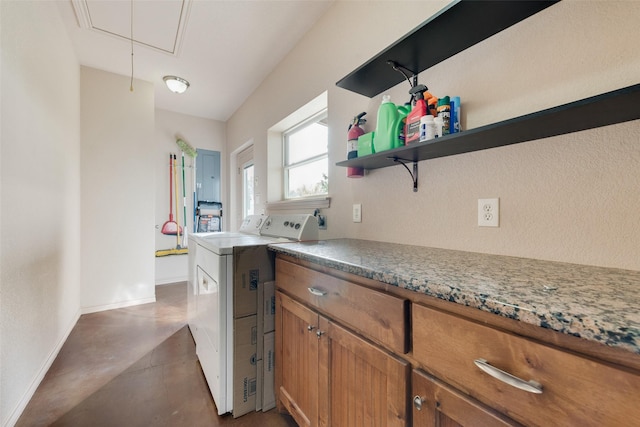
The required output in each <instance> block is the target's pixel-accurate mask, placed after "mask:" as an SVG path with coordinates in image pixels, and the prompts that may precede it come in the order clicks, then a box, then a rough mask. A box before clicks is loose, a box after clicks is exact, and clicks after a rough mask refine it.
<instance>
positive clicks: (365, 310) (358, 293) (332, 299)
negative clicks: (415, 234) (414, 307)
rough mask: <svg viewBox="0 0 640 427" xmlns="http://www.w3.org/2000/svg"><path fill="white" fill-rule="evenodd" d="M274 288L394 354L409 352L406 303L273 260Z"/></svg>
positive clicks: (407, 308)
mask: <svg viewBox="0 0 640 427" xmlns="http://www.w3.org/2000/svg"><path fill="white" fill-rule="evenodd" d="M276 286H277V287H278V288H279V289H281V290H283V291H285V292H286V293H288V294H289V295H291V296H293V297H295V298H296V299H298V300H299V301H302V302H304V303H306V304H308V305H310V306H311V307H314V308H315V309H317V310H318V311H320V312H322V313H323V314H326V315H327V316H328V317H331V318H332V319H334V320H337V321H339V322H340V323H342V324H343V325H346V326H348V327H350V328H352V329H353V330H355V331H357V332H359V333H361V334H362V335H364V336H366V337H368V338H371V339H374V340H376V341H378V342H380V343H382V344H383V345H385V346H386V347H388V348H389V349H390V350H393V351H394V352H396V353H400V354H404V353H407V352H408V351H409V301H408V300H405V299H402V298H398V297H396V296H393V295H389V294H385V293H383V292H379V291H376V290H373V289H369V288H366V287H363V286H360V285H356V284H354V283H351V282H347V281H345V280H341V279H338V278H335V277H333V276H329V275H327V274H323V273H319V272H317V271H314V270H311V269H308V268H306V267H302V266H300V265H297V264H293V263H290V262H287V261H284V260H282V259H276Z"/></svg>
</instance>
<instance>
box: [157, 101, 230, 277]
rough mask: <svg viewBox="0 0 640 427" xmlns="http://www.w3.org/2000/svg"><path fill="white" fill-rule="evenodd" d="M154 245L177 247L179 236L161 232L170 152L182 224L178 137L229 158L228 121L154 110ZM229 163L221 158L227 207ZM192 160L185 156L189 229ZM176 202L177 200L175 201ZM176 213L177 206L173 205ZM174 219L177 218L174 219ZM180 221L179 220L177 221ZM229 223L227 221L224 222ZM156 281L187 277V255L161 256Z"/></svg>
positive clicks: (165, 214)
mask: <svg viewBox="0 0 640 427" xmlns="http://www.w3.org/2000/svg"><path fill="white" fill-rule="evenodd" d="M155 121H156V124H155V138H154V162H155V174H156V182H155V194H156V203H155V224H156V228H155V248H156V250H158V249H170V248H175V247H176V236H166V235H164V234H162V233H161V232H160V230H161V229H162V224H164V222H165V221H167V220H168V219H169V163H168V162H169V153H175V154H177V155H178V183H179V186H178V194H179V203H178V205H179V211H180V223H181V224H182V223H183V221H184V220H183V219H182V217H183V209H182V159H181V152H180V147H179V146H178V145H177V144H176V139H177V138H178V137H180V138H182V139H183V140H185V141H186V142H187V143H189V145H191V146H192V147H193V148H202V149H205V150H212V151H220V153H221V159H224V158H225V157H226V151H225V150H226V134H225V128H226V126H225V123H223V122H219V121H216V120H210V119H203V118H200V117H193V116H187V115H184V114H179V113H174V112H171V111H166V110H155ZM225 166H226V164H225V162H224V161H223V160H221V167H222V170H221V172H222V177H221V180H222V182H221V196H222V197H223V199H222V203H223V206H225V207H226V206H227V201H226V200H225V199H224V197H226V194H227V193H226V192H224V191H222V189H223V188H226V187H227V186H228V183H227V180H226V176H227V174H226V167H225ZM192 168H193V162H192V159H191V158H190V157H189V156H187V155H185V184H186V193H187V224H188V227H187V229H188V230H189V232H191V231H192V230H193V175H192V174H191V173H192V170H193V169H192ZM174 205H175V203H174ZM174 216H175V208H174ZM174 219H175V218H174ZM176 221H177V220H176ZM225 225H226V224H225ZM155 265H156V269H155V271H156V284H166V283H173V282H178V281H183V280H187V276H188V275H187V255H172V256H165V257H159V258H156V260H155Z"/></svg>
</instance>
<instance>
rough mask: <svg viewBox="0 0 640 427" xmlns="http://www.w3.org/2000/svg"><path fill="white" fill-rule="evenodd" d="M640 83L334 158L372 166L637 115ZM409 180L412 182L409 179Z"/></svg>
mask: <svg viewBox="0 0 640 427" xmlns="http://www.w3.org/2000/svg"><path fill="white" fill-rule="evenodd" d="M639 106H640V84H636V85H633V86H628V87H625V88H622V89H618V90H614V91H612V92H607V93H603V94H601V95H597V96H593V97H590V98H586V99H582V100H580V101H575V102H571V103H569V104H564V105H560V106H558V107H553V108H549V109H546V110H542V111H538V112H536V113H531V114H527V115H524V116H520V117H516V118H513V119H509V120H505V121H502V122H498V123H493V124H490V125H486V126H482V127H479V128H475V129H471V130H465V131H462V132H459V133H454V134H451V135H447V136H443V137H442V138H437V139H435V140H433V139H432V140H429V141H426V142H421V143H416V144H411V145H408V146H404V147H400V148H396V149H393V150H388V151H383V152H380V153H376V154H371V155H369V156H364V157H358V158H355V159H351V160H345V161H342V162H339V163H336V165H337V166H348V167H360V168H364V169H378V168H383V167H387V166H393V165H395V164H397V163H396V160H394V159H398V160H404V161H407V162H418V161H420V160H427V159H434V158H437V157H445V156H451V155H454V154H461V153H469V152H472V151H479V150H485V149H488V148H494V147H501V146H505V145H511V144H517V143H519V142H525V141H533V140H536V139H541V138H548V137H550V136H556V135H564V134H567V133H571V132H578V131H581V130H587V129H593V128H597V127H601V126H607V125H612V124H616V123H623V122H627V121H631V120H636V119H640V107H639ZM414 184H415V183H414Z"/></svg>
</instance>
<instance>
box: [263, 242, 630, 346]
mask: <svg viewBox="0 0 640 427" xmlns="http://www.w3.org/2000/svg"><path fill="white" fill-rule="evenodd" d="M269 247H270V249H271V250H273V251H275V252H277V253H282V254H286V255H290V256H293V257H295V258H299V259H303V260H307V261H311V262H314V263H316V264H320V265H323V266H327V267H331V268H334V269H336V270H340V271H344V272H348V273H352V274H356V275H358V276H362V277H366V278H369V279H374V280H377V281H380V282H384V283H388V284H390V285H393V286H398V287H401V288H404V289H409V290H412V291H415V292H420V293H424V294H426V295H430V296H433V297H436V298H440V299H443V300H446V301H451V302H455V303H458V304H463V305H466V306H470V307H475V308H478V309H480V310H483V311H487V312H490V313H494V314H497V315H500V316H503V317H507V318H511V319H515V320H519V321H523V322H527V323H530V324H533V325H537V326H541V327H544V328H548V329H552V330H555V331H558V332H562V333H565V334H569V335H574V336H577V337H582V338H585V339H588V340H592V341H597V342H600V343H602V344H605V345H608V346H612V347H620V348H623V349H626V350H629V351H632V352H634V353H637V354H640V312H639V309H640V271H631V270H620V269H613V268H602V267H593V266H585V265H578V264H568V263H560V262H551V261H541V260H534V259H527V258H517V257H510V256H498V255H487V254H480V253H474V252H463V251H454V250H447V249H436V248H428V247H422V246H411V245H402V244H395V243H383V242H374V241H368V240H356V239H335V240H323V241H318V242H296V243H282V244H275V245H270V246H269Z"/></svg>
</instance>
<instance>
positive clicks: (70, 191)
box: [0, 1, 80, 426]
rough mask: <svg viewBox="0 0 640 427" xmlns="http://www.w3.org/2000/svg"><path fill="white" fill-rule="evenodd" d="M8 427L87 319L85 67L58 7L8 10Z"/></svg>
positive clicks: (1, 351)
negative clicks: (83, 275) (83, 289)
mask: <svg viewBox="0 0 640 427" xmlns="http://www.w3.org/2000/svg"><path fill="white" fill-rule="evenodd" d="M0 14H1V15H2V21H1V24H0V26H1V36H0V39H1V42H2V48H1V49H0V50H1V53H2V58H1V86H0V88H1V89H0V91H1V96H0V98H1V103H2V106H1V110H0V115H1V125H0V126H1V138H0V140H1V144H2V145H1V155H0V159H1V167H0V171H1V174H0V175H1V179H0V182H1V190H0V195H1V198H2V203H1V209H0V236H1V238H0V242H1V244H0V425H2V426H5V425H12V424H14V423H15V421H16V420H17V418H18V417H19V415H20V413H21V412H22V410H23V408H24V406H26V404H27V402H28V401H29V399H30V397H31V395H32V394H33V393H34V392H35V389H36V387H37V386H38V384H39V382H40V380H41V379H42V377H43V376H44V374H45V373H46V371H47V369H48V367H49V366H50V364H51V363H52V362H53V359H54V358H55V355H56V354H57V352H58V351H59V349H60V347H61V346H62V344H63V342H64V340H65V339H66V336H67V335H68V333H69V332H70V331H71V329H72V327H73V325H74V324H75V322H76V320H77V318H78V316H79V314H80V68H79V65H78V61H77V59H76V57H75V55H74V53H73V51H72V49H71V47H70V42H69V40H68V38H67V35H66V32H65V29H64V27H63V24H62V22H61V21H60V19H59V18H58V16H59V13H58V10H57V6H56V4H55V3H54V2H26V1H2V2H0Z"/></svg>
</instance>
